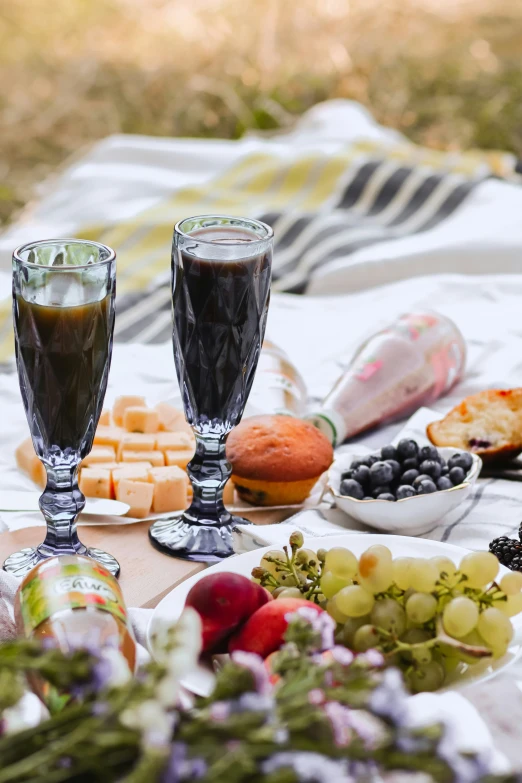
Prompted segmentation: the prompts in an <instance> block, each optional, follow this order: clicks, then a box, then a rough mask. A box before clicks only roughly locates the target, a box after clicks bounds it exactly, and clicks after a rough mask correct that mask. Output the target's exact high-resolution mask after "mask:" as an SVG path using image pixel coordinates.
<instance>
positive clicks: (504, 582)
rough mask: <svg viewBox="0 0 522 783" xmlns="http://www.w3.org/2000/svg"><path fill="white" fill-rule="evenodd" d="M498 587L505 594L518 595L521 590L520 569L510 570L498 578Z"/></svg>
mask: <svg viewBox="0 0 522 783" xmlns="http://www.w3.org/2000/svg"><path fill="white" fill-rule="evenodd" d="M500 589H501V590H502V592H503V593H505V594H506V595H518V593H520V591H521V590H522V574H521V573H520V571H510V572H509V574H504V576H503V577H502V579H501V580H500Z"/></svg>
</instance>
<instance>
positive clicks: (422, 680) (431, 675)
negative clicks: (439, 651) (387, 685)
mask: <svg viewBox="0 0 522 783" xmlns="http://www.w3.org/2000/svg"><path fill="white" fill-rule="evenodd" d="M445 677H446V674H445V672H444V667H443V666H442V665H441V664H440V663H439V662H438V661H430V662H429V663H426V664H423V665H420V666H417V667H415V669H413V670H412V671H410V672H409V673H408V675H407V681H408V685H409V686H410V689H411V690H412V691H413V693H420V692H421V691H436V690H437V688H440V686H441V685H442V684H443V682H444V679H445Z"/></svg>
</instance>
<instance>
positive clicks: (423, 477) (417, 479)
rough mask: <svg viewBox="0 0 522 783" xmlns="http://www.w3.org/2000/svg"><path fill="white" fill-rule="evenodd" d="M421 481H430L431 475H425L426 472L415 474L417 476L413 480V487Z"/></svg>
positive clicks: (416, 486) (416, 487)
mask: <svg viewBox="0 0 522 783" xmlns="http://www.w3.org/2000/svg"><path fill="white" fill-rule="evenodd" d="M421 481H431V476H427V475H426V473H421V474H420V475H419V476H417V478H416V479H415V481H414V482H413V486H414V487H415V489H418V487H419V486H420V483H421Z"/></svg>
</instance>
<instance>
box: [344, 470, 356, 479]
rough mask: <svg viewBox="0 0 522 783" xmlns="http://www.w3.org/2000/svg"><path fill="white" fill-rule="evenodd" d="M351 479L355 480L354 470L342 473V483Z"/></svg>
mask: <svg viewBox="0 0 522 783" xmlns="http://www.w3.org/2000/svg"><path fill="white" fill-rule="evenodd" d="M351 478H353V470H345V471H344V472H343V473H341V481H344V479H351Z"/></svg>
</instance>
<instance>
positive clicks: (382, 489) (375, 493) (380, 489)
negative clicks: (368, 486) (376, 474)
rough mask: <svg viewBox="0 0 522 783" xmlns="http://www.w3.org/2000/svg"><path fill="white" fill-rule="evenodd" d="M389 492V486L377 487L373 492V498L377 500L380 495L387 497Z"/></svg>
mask: <svg viewBox="0 0 522 783" xmlns="http://www.w3.org/2000/svg"><path fill="white" fill-rule="evenodd" d="M389 491H390V488H389V486H388V485H387V484H385V485H384V486H382V487H375V489H374V490H373V491H372V498H377V497H379V495H387V494H388V493H389Z"/></svg>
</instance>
